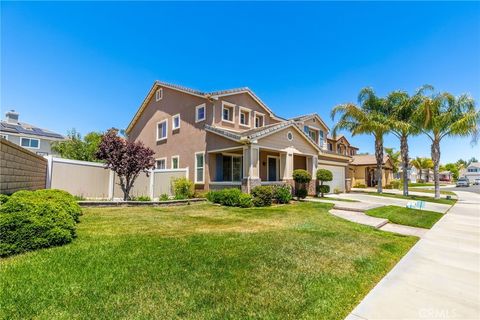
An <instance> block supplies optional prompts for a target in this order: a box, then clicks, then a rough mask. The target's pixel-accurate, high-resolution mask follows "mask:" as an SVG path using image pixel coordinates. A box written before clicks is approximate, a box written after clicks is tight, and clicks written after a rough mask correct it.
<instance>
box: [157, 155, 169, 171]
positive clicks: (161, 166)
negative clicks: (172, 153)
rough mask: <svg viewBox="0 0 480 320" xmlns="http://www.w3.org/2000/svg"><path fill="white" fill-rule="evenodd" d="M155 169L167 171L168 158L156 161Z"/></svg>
mask: <svg viewBox="0 0 480 320" xmlns="http://www.w3.org/2000/svg"><path fill="white" fill-rule="evenodd" d="M155 167H156V168H157V169H160V170H165V169H167V158H161V159H156V160H155Z"/></svg>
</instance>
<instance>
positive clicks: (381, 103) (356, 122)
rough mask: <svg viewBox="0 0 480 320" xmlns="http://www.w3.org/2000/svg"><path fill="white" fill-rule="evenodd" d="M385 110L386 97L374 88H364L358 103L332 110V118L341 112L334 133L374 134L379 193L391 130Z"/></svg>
mask: <svg viewBox="0 0 480 320" xmlns="http://www.w3.org/2000/svg"><path fill="white" fill-rule="evenodd" d="M384 110H385V99H382V98H379V97H378V96H377V95H376V94H375V91H373V89H372V88H363V89H362V90H360V93H359V95H358V105H356V104H354V103H345V104H340V105H337V106H336V107H334V108H333V110H332V112H331V116H332V120H334V119H335V116H336V115H337V114H340V119H339V121H338V122H337V124H336V125H335V127H334V128H333V135H335V134H336V133H337V131H338V130H349V131H350V132H351V134H352V136H355V135H358V134H371V135H373V136H374V138H375V159H376V162H377V168H376V180H377V192H379V193H381V192H382V171H383V136H384V135H385V134H386V133H387V132H388V131H389V130H390V127H389V121H388V117H387V116H386V115H385V112H384Z"/></svg>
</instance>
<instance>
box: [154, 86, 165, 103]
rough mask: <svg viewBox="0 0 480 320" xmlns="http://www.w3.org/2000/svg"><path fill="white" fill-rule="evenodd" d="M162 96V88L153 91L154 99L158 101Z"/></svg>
mask: <svg viewBox="0 0 480 320" xmlns="http://www.w3.org/2000/svg"><path fill="white" fill-rule="evenodd" d="M162 98H163V89H161V88H160V89H158V90H157V91H155V101H160V100H162Z"/></svg>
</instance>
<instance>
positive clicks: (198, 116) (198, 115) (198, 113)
mask: <svg viewBox="0 0 480 320" xmlns="http://www.w3.org/2000/svg"><path fill="white" fill-rule="evenodd" d="M206 117H207V112H206V109H205V103H203V104H201V105H199V106H196V107H195V122H200V121H204V120H205V119H206Z"/></svg>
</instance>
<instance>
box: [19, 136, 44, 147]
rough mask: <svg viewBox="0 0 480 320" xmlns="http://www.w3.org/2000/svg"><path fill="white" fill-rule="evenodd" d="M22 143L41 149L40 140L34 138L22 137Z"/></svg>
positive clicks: (24, 145)
mask: <svg viewBox="0 0 480 320" xmlns="http://www.w3.org/2000/svg"><path fill="white" fill-rule="evenodd" d="M20 145H21V146H22V147H25V148H33V149H40V140H38V139H32V138H20Z"/></svg>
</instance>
